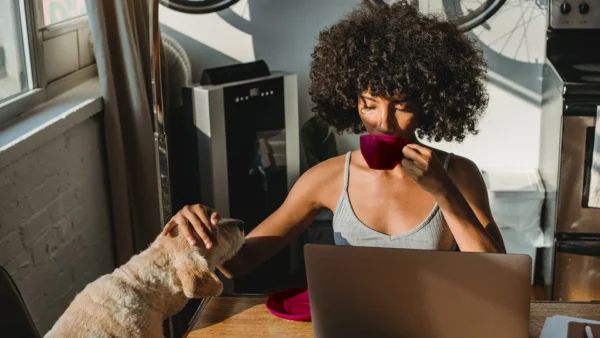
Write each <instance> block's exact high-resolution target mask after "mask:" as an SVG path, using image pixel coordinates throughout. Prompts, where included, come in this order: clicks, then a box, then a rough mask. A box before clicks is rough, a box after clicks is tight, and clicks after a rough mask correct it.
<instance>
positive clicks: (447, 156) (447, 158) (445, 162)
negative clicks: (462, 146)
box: [444, 153, 454, 170]
mask: <svg viewBox="0 0 600 338" xmlns="http://www.w3.org/2000/svg"><path fill="white" fill-rule="evenodd" d="M452 155H454V154H453V153H447V154H446V158H445V159H444V169H446V170H448V166H449V165H450V158H452Z"/></svg>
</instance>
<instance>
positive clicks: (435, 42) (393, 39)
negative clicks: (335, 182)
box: [309, 0, 488, 142]
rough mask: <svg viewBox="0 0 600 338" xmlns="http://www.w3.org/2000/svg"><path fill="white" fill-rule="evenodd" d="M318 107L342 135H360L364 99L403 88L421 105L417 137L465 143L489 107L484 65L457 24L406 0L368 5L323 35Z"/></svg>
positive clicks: (316, 64)
mask: <svg viewBox="0 0 600 338" xmlns="http://www.w3.org/2000/svg"><path fill="white" fill-rule="evenodd" d="M311 56H312V58H313V60H312V63H311V69H310V80H311V84H310V89H309V92H310V95H311V97H312V101H313V103H314V107H313V108H312V111H313V112H315V113H316V115H317V116H318V117H319V118H320V119H321V120H322V121H323V122H325V123H326V124H327V125H329V126H330V127H332V128H333V129H335V130H336V131H337V132H338V133H342V132H344V131H349V132H353V133H362V132H364V131H365V128H364V126H363V124H362V122H361V120H360V117H359V115H358V97H359V95H360V94H361V93H363V92H364V91H366V90H369V91H370V93H371V94H372V95H374V96H383V97H391V96H393V95H394V94H402V95H404V96H405V97H406V99H407V100H409V101H414V102H415V103H417V104H418V106H419V111H418V114H419V115H418V116H419V117H418V118H419V128H418V129H417V131H416V132H417V135H418V137H419V138H424V137H427V139H428V140H429V141H431V140H432V139H434V140H435V141H436V142H439V141H441V140H446V141H453V140H456V141H458V142H462V141H463V139H464V138H465V134H466V133H467V132H469V133H471V134H477V129H476V124H477V120H478V119H479V117H480V116H481V114H482V112H483V110H484V109H485V108H486V106H487V102H488V97H487V93H486V90H485V73H486V65H485V61H484V59H483V56H482V53H481V51H480V50H478V49H476V48H475V46H474V44H473V42H472V41H471V40H470V39H469V38H468V37H467V36H465V35H464V34H462V33H461V32H460V31H459V30H458V29H457V27H456V26H454V25H453V24H451V23H448V22H446V21H444V20H441V19H438V18H437V17H435V16H432V15H424V14H422V13H420V12H419V11H418V8H416V7H415V6H413V5H411V4H409V3H408V2H407V1H404V0H401V1H398V2H394V3H393V4H391V5H388V6H370V5H368V4H367V3H365V2H363V4H362V5H360V6H358V7H357V8H355V9H354V10H353V11H351V12H350V13H348V14H347V15H346V17H345V18H343V19H342V20H341V21H339V22H338V23H336V24H335V25H333V26H331V27H329V28H327V29H325V30H323V31H322V32H321V33H320V34H319V40H318V44H317V46H316V47H315V49H314V52H313V54H312V55H311Z"/></svg>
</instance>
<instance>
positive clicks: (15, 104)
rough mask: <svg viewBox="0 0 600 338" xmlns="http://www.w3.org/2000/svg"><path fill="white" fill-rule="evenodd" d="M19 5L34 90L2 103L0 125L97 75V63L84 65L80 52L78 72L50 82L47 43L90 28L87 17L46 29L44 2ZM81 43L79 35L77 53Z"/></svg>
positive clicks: (29, 72)
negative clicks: (46, 59)
mask: <svg viewBox="0 0 600 338" xmlns="http://www.w3.org/2000/svg"><path fill="white" fill-rule="evenodd" d="M17 5H18V6H19V13H20V14H21V30H22V31H23V36H26V37H27V43H24V44H23V45H24V47H25V49H26V51H25V55H28V56H29V57H30V60H29V62H28V63H27V64H26V66H27V67H28V69H27V71H28V77H29V80H30V81H31V87H32V89H31V90H28V91H26V92H23V93H21V94H18V95H16V96H14V97H12V98H10V99H8V100H6V101H4V102H1V103H0V126H1V125H4V124H6V123H10V122H11V121H14V120H18V118H19V116H21V115H23V114H26V113H27V112H28V111H30V110H32V109H33V108H34V107H36V106H39V105H41V104H43V103H44V102H46V101H48V100H50V99H52V98H54V97H56V96H58V95H60V94H62V93H64V92H65V91H67V90H69V89H71V88H73V87H75V86H76V85H78V84H80V83H83V82H84V81H86V80H88V79H90V78H93V77H94V76H96V75H97V68H96V62H95V60H93V62H92V63H91V64H89V65H85V66H81V65H80V63H81V59H80V57H81V56H80V55H79V52H78V53H77V70H76V71H74V72H70V73H68V74H64V75H62V76H60V77H58V78H56V79H53V80H52V81H48V78H47V72H46V67H45V59H44V57H45V54H44V42H45V41H48V40H50V39H53V38H57V37H60V36H61V35H65V34H70V33H73V32H78V31H79V30H80V29H82V28H83V29H84V28H87V27H89V21H88V16H87V14H86V15H81V16H78V17H75V18H72V19H68V20H65V21H62V22H59V23H56V24H52V25H48V26H45V25H44V13H43V3H42V1H28V0H19V1H18V3H17ZM21 8H22V9H21ZM86 39H87V37H86V38H84V39H83V40H84V41H86V42H89V40H86ZM80 43H81V41H80V39H79V36H77V40H76V44H77V46H76V48H77V50H78V51H79V44H80ZM27 52H28V53H27Z"/></svg>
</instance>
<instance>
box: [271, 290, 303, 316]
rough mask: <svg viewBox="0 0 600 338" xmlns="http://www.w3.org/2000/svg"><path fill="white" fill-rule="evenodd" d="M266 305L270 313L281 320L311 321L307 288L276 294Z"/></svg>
mask: <svg viewBox="0 0 600 338" xmlns="http://www.w3.org/2000/svg"><path fill="white" fill-rule="evenodd" d="M265 305H266V306H267V309H268V310H269V312H271V313H272V314H273V315H275V316H277V317H279V318H283V319H287V320H295V321H309V320H310V319H311V317H310V303H309V301H308V289H306V288H294V289H286V290H282V291H279V292H277V293H274V294H272V295H271V296H270V297H269V298H267V302H266V303H265Z"/></svg>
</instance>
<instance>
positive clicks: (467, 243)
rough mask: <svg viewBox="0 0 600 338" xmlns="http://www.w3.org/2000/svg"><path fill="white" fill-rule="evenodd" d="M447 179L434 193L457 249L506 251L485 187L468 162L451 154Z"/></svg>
mask: <svg viewBox="0 0 600 338" xmlns="http://www.w3.org/2000/svg"><path fill="white" fill-rule="evenodd" d="M452 166H453V168H452V170H449V172H450V174H449V176H450V178H451V179H450V180H447V181H446V183H445V188H444V189H442V192H441V193H439V194H437V196H434V197H435V198H436V200H437V202H438V205H439V206H440V209H441V210H442V213H443V214H444V218H445V219H446V221H447V222H448V226H449V227H450V230H451V231H452V234H453V235H454V238H455V239H456V243H457V244H458V246H459V248H460V250H461V251H475V252H506V249H505V247H504V241H503V240H502V235H501V234H500V230H499V229H498V226H497V225H496V223H495V222H494V218H493V216H492V211H491V208H490V204H489V199H488V194H487V188H486V186H485V182H484V181H483V177H482V176H481V172H480V171H479V169H478V168H477V165H475V163H473V162H472V161H470V160H468V159H466V158H463V157H459V156H455V157H454V158H453V161H452Z"/></svg>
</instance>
